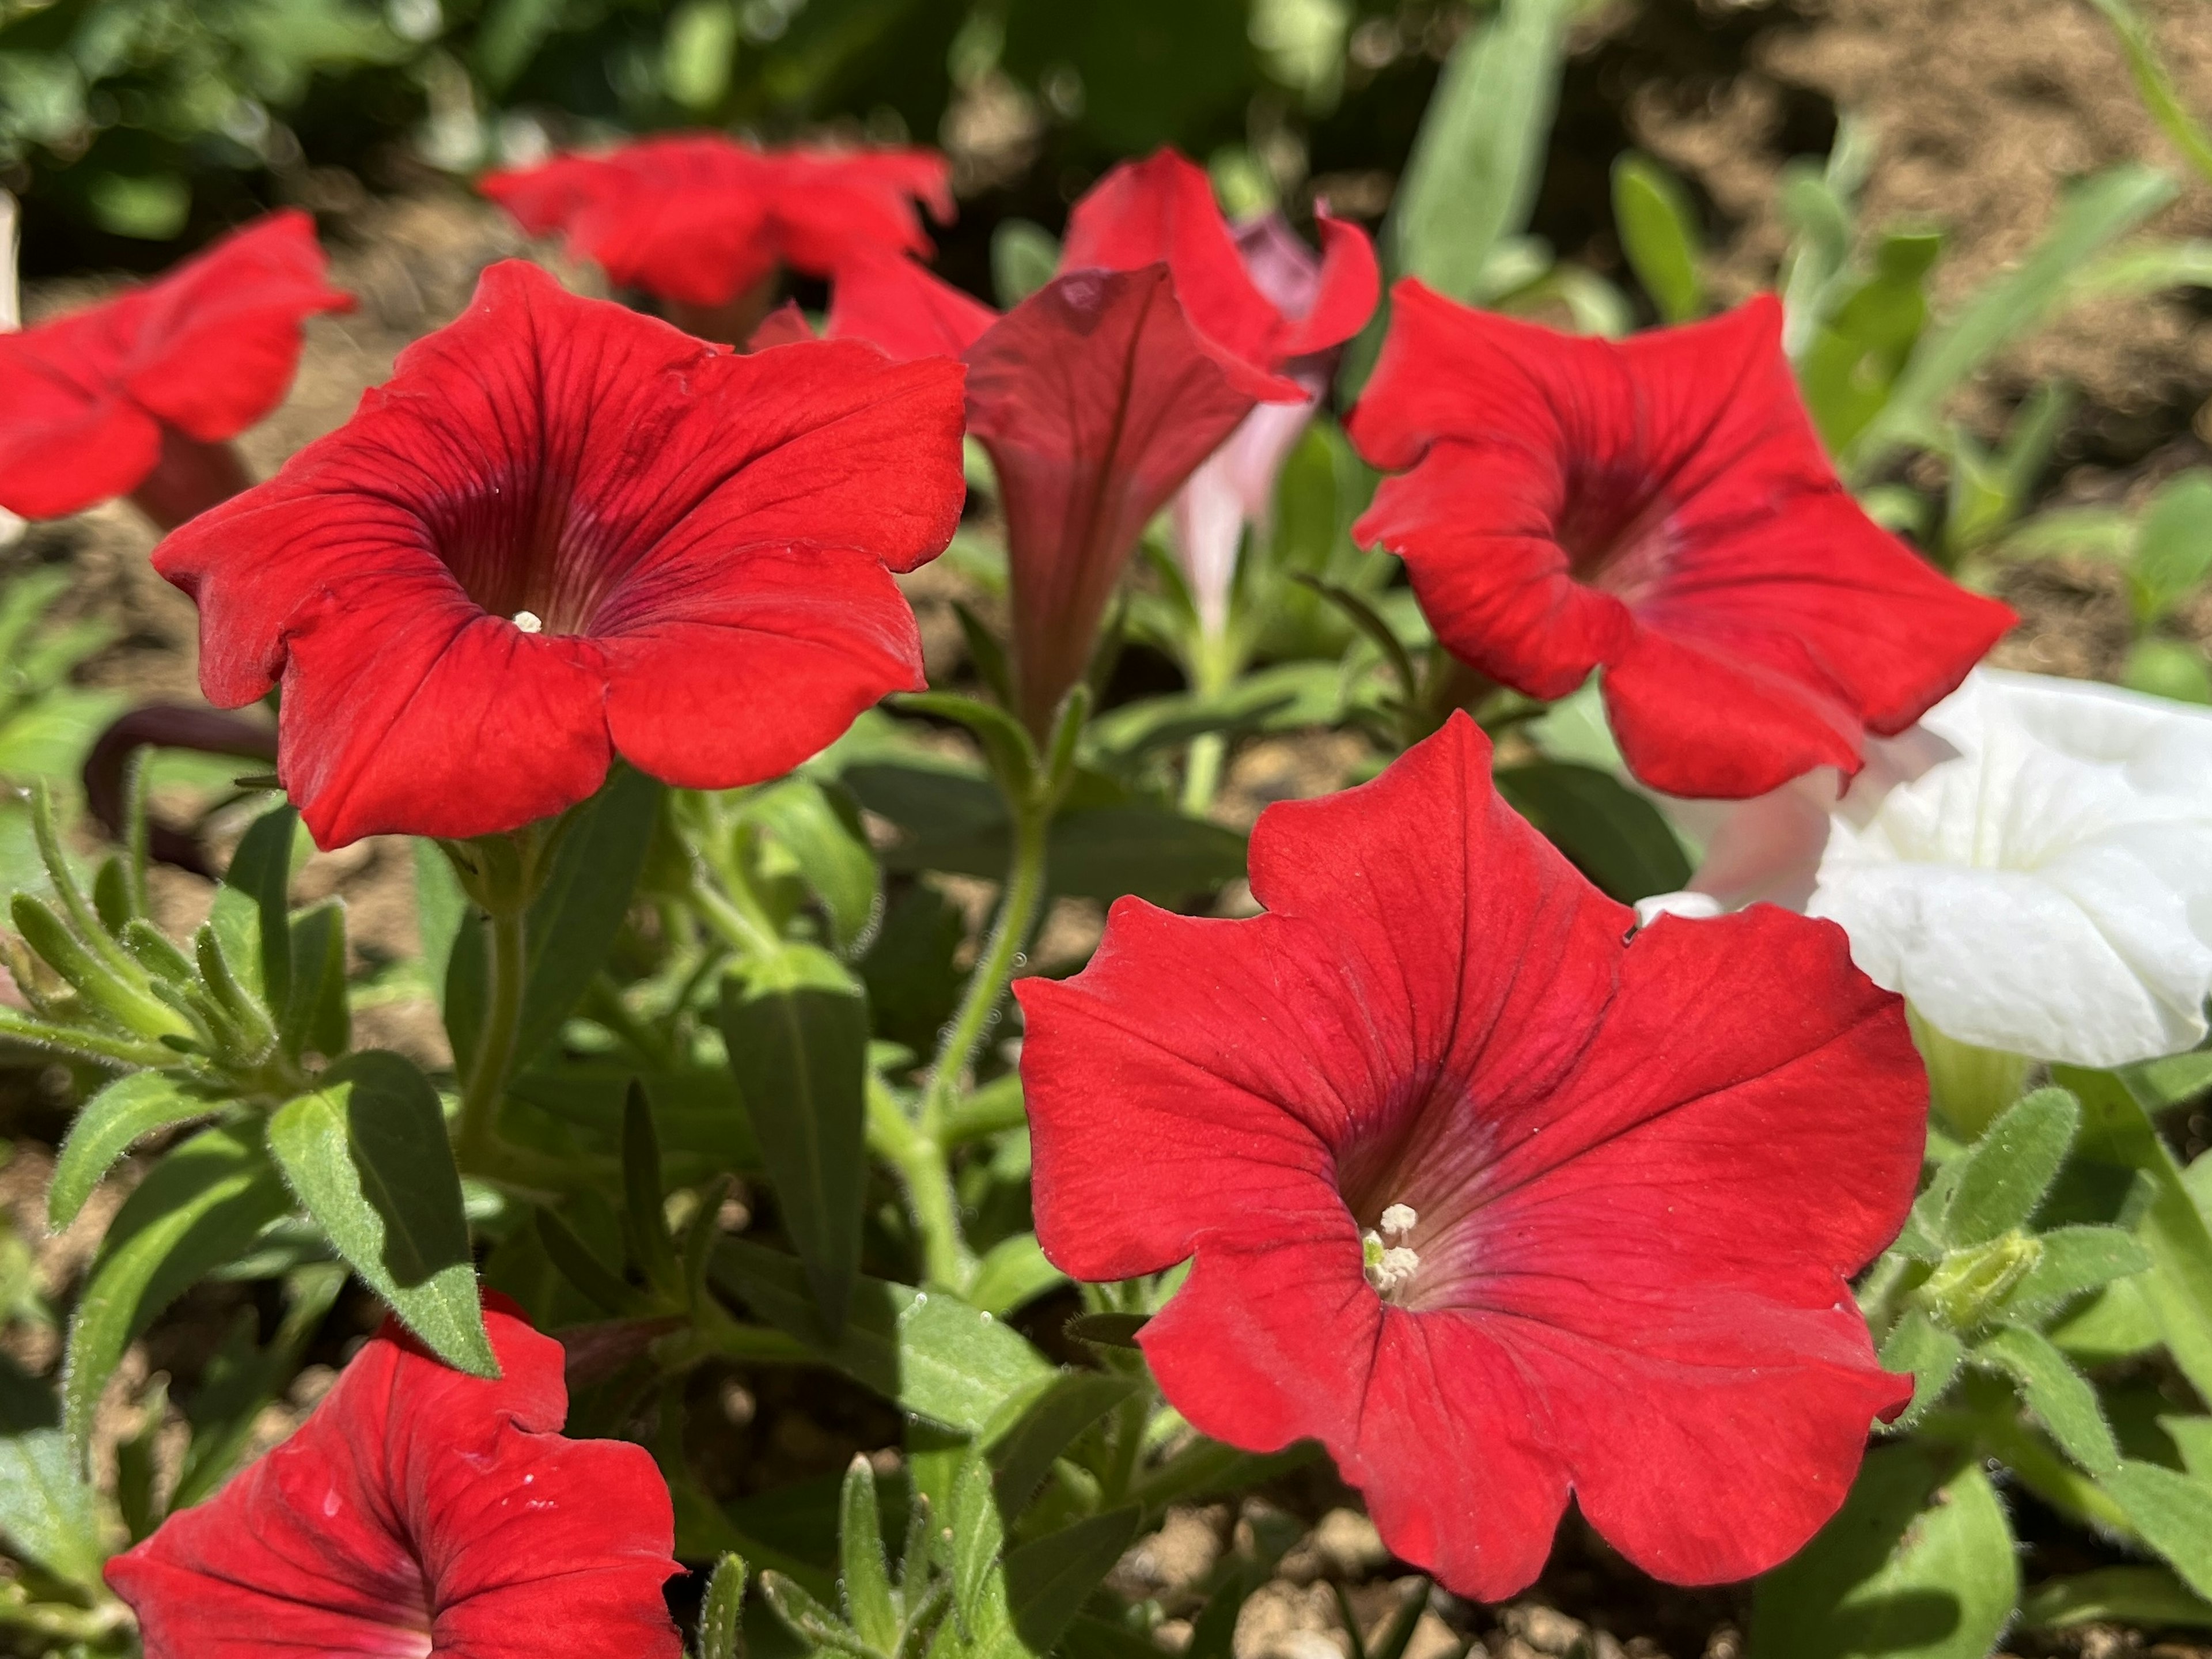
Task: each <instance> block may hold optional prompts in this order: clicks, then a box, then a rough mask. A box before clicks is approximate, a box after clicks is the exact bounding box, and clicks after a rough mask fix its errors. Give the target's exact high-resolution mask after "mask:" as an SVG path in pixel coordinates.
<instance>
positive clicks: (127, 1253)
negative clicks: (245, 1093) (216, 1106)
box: [62, 1127, 292, 1455]
mask: <svg viewBox="0 0 2212 1659" xmlns="http://www.w3.org/2000/svg"><path fill="white" fill-rule="evenodd" d="M291 1207H292V1200H291V1195H290V1194H289V1193H288V1192H286V1191H285V1188H284V1182H283V1178H282V1177H281V1176H278V1174H277V1173H276V1170H275V1169H274V1168H273V1167H272V1166H271V1165H270V1162H269V1159H268V1157H267V1155H266V1154H265V1153H264V1152H263V1151H262V1149H261V1146H259V1144H258V1137H257V1136H256V1135H255V1134H254V1133H253V1132H252V1130H250V1129H248V1128H246V1127H219V1128H212V1129H203V1130H202V1131H201V1132H200V1133H198V1134H197V1135H194V1136H193V1137H192V1138H191V1139H190V1140H187V1141H186V1142H185V1143H184V1145H182V1146H179V1147H177V1148H175V1149H174V1150H173V1151H172V1152H170V1153H169V1154H168V1156H167V1157H166V1158H163V1159H162V1160H161V1163H159V1164H156V1165H155V1167H154V1170H153V1171H152V1172H151V1173H150V1174H149V1175H148V1176H147V1177H146V1178H145V1180H143V1181H142V1182H139V1183H138V1185H137V1187H136V1188H134V1189H133V1190H132V1192H131V1196H130V1197H129V1198H127V1199H125V1200H124V1201H123V1207H122V1208H121V1209H119V1210H118V1211H117V1212H116V1213H115V1219H114V1220H113V1221H112V1222H111V1223H110V1224H109V1225H108V1229H107V1237H106V1238H105V1239H104V1240H102V1241H101V1243H100V1254H99V1255H97V1256H96V1257H94V1261H93V1264H92V1271H91V1273H90V1275H89V1277H88V1279H87V1281H86V1284H85V1289H84V1294H83V1295H82V1297H79V1298H78V1301H77V1305H76V1313H75V1314H74V1315H73V1316H71V1317H70V1335H69V1361H68V1364H67V1366H66V1368H65V1370H64V1374H63V1378H62V1408H63V1427H64V1430H66V1431H67V1432H68V1435H69V1442H70V1448H71V1449H72V1450H73V1451H75V1452H76V1453H77V1454H79V1455H82V1452H83V1450H84V1449H85V1447H86V1446H87V1445H88V1443H89V1441H90V1439H91V1435H92V1418H93V1413H94V1410H95V1408H97V1407H98V1406H99V1404H100V1394H101V1392H102V1390H104V1389H106V1387H107V1380H108V1378H109V1377H111V1376H113V1375H114V1374H115V1368H116V1366H117V1365H118V1364H120V1363H121V1361H122V1358H123V1351H124V1350H125V1348H127V1347H129V1346H131V1343H133V1342H135V1341H137V1340H138V1338H139V1337H140V1336H142V1335H143V1334H145V1330H146V1328H147V1327H148V1326H149V1325H150V1324H152V1323H153V1322H154V1320H155V1317H156V1316H158V1315H160V1313H161V1310H163V1309H165V1308H167V1306H168V1305H169V1304H170V1303H172V1302H173V1301H175V1300H176V1299H177V1297H179V1295H181V1294H182V1293H183V1292H184V1291H185V1289H187V1288H188V1287H189V1286H191V1285H193V1284H194V1283H196V1282H197V1281H198V1280H199V1279H202V1278H203V1277H204V1276H205V1275H206V1274H207V1273H209V1272H210V1271H211V1270H213V1269H214V1268H216V1267H221V1266H222V1264H223V1263H224V1262H227V1261H230V1260H232V1259H233V1258H234V1257H235V1256H237V1255H240V1254H242V1253H243V1252H244V1251H245V1249H246V1247H247V1246H248V1245H250V1244H251V1243H252V1242H253V1238H254V1236H255V1235H256V1234H258V1232H259V1231H261V1230H262V1229H263V1228H264V1227H265V1226H267V1225H269V1224H270V1222H272V1221H275V1220H276V1219H277V1218H279V1217H282V1216H283V1215H285V1214H288V1213H289V1212H290V1210H291Z"/></svg>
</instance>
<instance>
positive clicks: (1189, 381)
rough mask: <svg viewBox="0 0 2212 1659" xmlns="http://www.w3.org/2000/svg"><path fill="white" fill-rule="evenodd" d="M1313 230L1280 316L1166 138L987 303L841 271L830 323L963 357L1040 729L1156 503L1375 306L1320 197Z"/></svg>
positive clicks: (1020, 674) (898, 272) (907, 270)
mask: <svg viewBox="0 0 2212 1659" xmlns="http://www.w3.org/2000/svg"><path fill="white" fill-rule="evenodd" d="M1322 238H1323V241H1324V243H1325V245H1326V246H1327V249H1328V254H1327V258H1326V261H1325V264H1324V270H1323V276H1322V297H1321V298H1320V299H1319V300H1317V301H1316V303H1315V304H1314V306H1313V307H1312V308H1311V309H1310V311H1308V312H1307V313H1306V314H1305V315H1304V317H1302V318H1295V319H1293V318H1290V317H1286V316H1285V314H1284V313H1283V312H1282V311H1281V310H1280V309H1279V307H1277V306H1276V305H1275V304H1274V303H1273V301H1270V300H1269V299H1268V297H1267V295H1265V294H1263V293H1262V292H1261V289H1259V287H1257V286H1256V285H1255V283H1254V282H1253V279H1252V277H1251V276H1249V274H1248V273H1247V272H1246V270H1245V268H1244V263H1243V259H1242V258H1240V257H1239V255H1238V252H1237V245H1236V242H1235V240H1234V239H1233V237H1232V236H1231V232H1230V229H1229V226H1228V224H1227V222H1225V220H1224V219H1223V218H1222V216H1221V211H1220V210H1219V208H1218V207H1217V206H1215V205H1214V202H1213V197H1212V189H1211V187H1210V186H1209V185H1207V184H1206V175H1205V174H1204V173H1202V172H1200V171H1199V169H1197V168H1196V167H1193V166H1192V165H1191V164H1190V163H1189V162H1188V161H1183V160H1182V158H1181V157H1179V156H1176V155H1172V154H1170V153H1169V152H1165V151H1163V152H1162V153H1161V154H1160V155H1156V156H1153V157H1152V159H1151V160H1149V161H1143V162H1136V163H1127V164H1124V165H1123V166H1121V167H1116V168H1115V169H1114V170H1113V171H1112V172H1110V173H1108V174H1107V175H1106V177H1105V178H1104V179H1102V180H1100V182H1099V184H1098V185H1097V188H1095V189H1094V190H1093V191H1091V193H1090V194H1089V195H1087V196H1086V197H1084V198H1083V200H1081V201H1079V202H1078V203H1077V204H1075V208H1074V210H1073V213H1072V214H1071V215H1070V216H1069V220H1068V235H1067V241H1066V248H1065V250H1064V252H1063V253H1062V256H1061V260H1060V275H1059V276H1056V277H1055V278H1054V280H1053V281H1052V282H1050V283H1047V284H1046V285H1045V286H1044V287H1043V288H1042V289H1039V290H1038V291H1037V292H1036V293H1035V294H1033V295H1030V297H1029V298H1028V299H1026V300H1024V301H1022V303H1021V304H1020V305H1018V306H1017V307H1014V309H1013V310H1012V312H1010V313H1007V314H1006V316H1005V317H1003V318H998V319H994V313H992V312H991V311H990V309H989V308H988V307H985V306H983V305H981V304H980V303H978V302H977V301H974V300H971V299H969V298H968V297H967V296H966V295H963V294H960V293H959V292H958V291H957V290H956V289H952V288H951V287H949V286H948V285H946V284H945V283H941V282H939V281H938V280H937V279H936V278H935V277H933V276H930V275H929V274H928V273H927V272H926V271H924V270H921V267H920V266H918V265H915V264H913V263H912V262H911V261H908V260H896V261H893V260H878V261H876V262H874V263H872V264H861V265H856V266H854V267H853V268H852V269H851V270H848V271H846V272H844V273H842V275H841V276H840V277H839V279H838V283H837V285H836V290H835V292H834V293H833V295H832V299H831V307H830V313H829V331H830V333H831V334H832V335H833V336H841V337H860V338H864V339H869V340H872V341H874V342H875V343H878V345H881V346H882V347H883V348H884V349H885V350H887V351H890V353H892V355H893V356H927V355H931V354H939V355H948V356H949V355H955V354H957V355H959V356H963V357H964V358H965V360H966V362H967V363H968V366H969V375H968V427H969V431H970V432H972V433H973V434H974V435H975V437H976V438H977V440H978V441H981V443H982V445H983V447H985V448H986V449H987V450H988V451H989V452H990V454H991V459H992V461H993V463H994V465H995V466H996V468H997V471H998V478H999V489H1000V496H1001V502H1002V505H1003V507H1005V510H1006V539H1007V545H1008V549H1009V555H1010V561H1009V562H1010V565H1011V568H1012V588H1013V595H1012V597H1013V611H1014V628H1013V632H1014V653H1013V655H1014V666H1015V671H1016V678H1017V680H1018V687H1017V690H1018V697H1019V702H1020V705H1021V708H1020V712H1021V714H1022V717H1023V719H1024V720H1025V721H1026V722H1027V724H1028V725H1029V726H1030V730H1031V731H1032V732H1036V733H1037V734H1038V735H1039V736H1042V734H1043V733H1044V732H1045V731H1046V730H1047V729H1048V727H1049V726H1050V725H1051V722H1052V719H1053V714H1054V709H1055V708H1057V707H1058V706H1059V704H1060V699H1061V698H1062V697H1063V696H1066V692H1067V690H1068V688H1069V687H1071V686H1072V685H1073V684H1075V683H1076V681H1077V680H1079V679H1080V678H1082V677H1083V673H1084V671H1085V669H1086V668H1087V667H1088V665H1089V662H1090V656H1091V647H1092V645H1093V643H1094V641H1096V640H1097V635H1098V628H1099V624H1100V622H1101V621H1102V619H1103V617H1104V615H1105V610H1106V604H1107V601H1108V599H1109V598H1110V597H1111V595H1112V593H1113V591H1114V584H1115V581H1116V580H1118V579H1119V577H1120V575H1121V568H1122V566H1123V565H1124V564H1125V563H1126V562H1127V559H1128V556H1129V554H1130V552H1131V551H1132V550H1133V549H1134V547H1135V546H1136V544H1137V538H1139V536H1140V535H1142V534H1143V533H1144V528H1145V526H1146V523H1147V522H1148V521H1149V520H1151V519H1152V515H1153V514H1154V513H1157V512H1158V511H1159V509H1160V507H1162V506H1163V505H1164V503H1165V502H1166V501H1167V499H1168V497H1169V496H1170V495H1172V494H1174V492H1175V490H1176V488H1177V487H1178V486H1179V485H1181V484H1182V482H1183V481H1184V479H1186V478H1188V477H1189V476H1190V474H1191V471H1192V470H1193V469H1194V468H1195V467H1196V466H1197V465H1198V464H1199V463H1200V461H1202V460H1204V459H1206V456H1207V454H1209V453H1211V452H1212V451H1213V450H1214V449H1215V448H1216V447H1218V445H1219V444H1220V443H1221V441H1223V440H1224V439H1225V438H1226V437H1227V436H1228V435H1230V433H1231V431H1233V430H1234V429H1235V428H1236V427H1237V422H1240V421H1242V420H1243V418H1244V417H1245V416H1247V415H1249V413H1250V412H1251V411H1252V409H1253V406H1254V404H1256V403H1259V402H1261V401H1266V402H1270V403H1294V402H1302V401H1304V399H1305V398H1306V397H1307V395H1308V394H1307V392H1306V389H1305V388H1304V387H1303V386H1300V385H1299V384H1298V383H1297V381H1296V380H1291V379H1287V378H1285V375H1284V374H1283V373H1282V370H1283V369H1284V368H1285V366H1286V365H1288V364H1290V363H1291V362H1294V361H1295V360H1296V359H1297V358H1299V357H1301V356H1305V355H1307V354H1309V353H1310V352H1312V351H1314V350H1316V349H1320V348H1321V347H1322V346H1325V345H1328V344H1333V343H1336V342H1338V341H1340V340H1342V339H1344V338H1345V337H1347V336H1348V335H1350V334H1351V333H1352V331H1354V330H1356V329H1358V327H1359V325H1360V324H1361V323H1363V322H1364V321H1365V319H1366V316H1367V313H1368V311H1370V310H1371V309H1372V308H1373V306H1374V300H1375V265H1374V252H1373V250H1372V248H1371V247H1370V246H1369V245H1368V242H1367V239H1366V237H1365V236H1364V234H1362V233H1361V232H1360V231H1359V230H1358V229H1357V228H1354V227H1352V226H1349V225H1346V224H1342V223H1340V222H1337V221H1334V220H1331V219H1328V218H1327V217H1326V216H1324V218H1323V220H1322ZM1363 271H1364V293H1363V289H1362V281H1363V277H1362V273H1363Z"/></svg>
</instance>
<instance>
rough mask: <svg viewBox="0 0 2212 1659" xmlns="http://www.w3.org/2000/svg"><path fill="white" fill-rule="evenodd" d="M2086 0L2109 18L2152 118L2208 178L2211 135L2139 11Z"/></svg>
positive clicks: (2123, 2) (2123, 3)
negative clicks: (2178, 84) (2175, 80)
mask: <svg viewBox="0 0 2212 1659" xmlns="http://www.w3.org/2000/svg"><path fill="white" fill-rule="evenodd" d="M2089 3H2090V4H2092V5H2093V6H2094V7H2096V9H2098V10H2099V11H2101V12H2102V13H2104V14H2105V15H2106V17H2108V18H2110V19H2112V27H2113V29H2114V30H2115V31H2116V32H2117V33H2118V35H2119V37H2120V45H2121V47H2122V48H2123V49H2124V51H2125V52H2126V53H2127V57H2128V69H2129V71H2130V73H2131V74H2132V75H2133V76H2135V81H2136V91H2137V92H2138V93H2139V94H2141V95H2142V100H2143V104H2144V106H2145V107H2147V108H2148V110H2149V111H2150V112H2151V118H2152V119H2154V120H2155V121H2156V122H2157V123H2158V124H2159V125H2160V127H2161V128H2163V129H2164V130H2165V132H2166V137H2168V138H2170V139H2171V140H2172V142H2173V146H2174V148H2175V149H2179V151H2180V152H2181V153H2182V154H2183V155H2185V156H2187V157H2188V158H2189V164H2190V165H2191V167H2195V168H2196V169H2197V172H2198V173H2202V174H2203V175H2204V176H2205V177H2206V178H2208V179H2212V138H2208V137H2206V136H2205V132H2204V129H2203V127H2202V126H2201V125H2198V123H2197V118H2196V116H2194V115H2193V114H2191V112H2190V109H2189V106H2188V105H2187V104H2185V103H2184V102H2183V101H2182V99H2181V94H2180V92H2179V89H2178V88H2176V87H2175V86H2174V84H2173V77H2172V76H2171V75H2170V74H2168V73H2167V72H2166V65H2165V64H2164V63H2163V62H2161V61H2160V58H2159V54H2158V46H2157V43H2156V42H2155V41H2154V40H2153V39H2152V37H2151V33H2150V29H2149V27H2148V25H2146V24H2145V23H2144V21H2143V20H2142V15H2141V14H2140V13H2138V12H2137V11H2136V9H2135V8H2134V7H2133V6H2131V5H2130V4H2129V3H2128V0H2089Z"/></svg>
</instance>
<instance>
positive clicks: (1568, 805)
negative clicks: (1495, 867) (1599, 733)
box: [1497, 761, 1691, 903]
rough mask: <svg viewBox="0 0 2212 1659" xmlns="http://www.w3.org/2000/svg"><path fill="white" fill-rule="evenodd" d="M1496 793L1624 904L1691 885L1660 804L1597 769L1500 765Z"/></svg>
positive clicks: (1685, 862) (1547, 763)
mask: <svg viewBox="0 0 2212 1659" xmlns="http://www.w3.org/2000/svg"><path fill="white" fill-rule="evenodd" d="M1497 780H1498V793H1500V794H1501V795H1503V796H1504V797H1505V799H1506V801H1507V803H1508V804H1509V805H1511V806H1512V808H1513V810H1514V811H1516V812H1518V813H1520V814H1521V815H1522V817H1525V818H1527V819H1528V821H1529V823H1533V824H1534V825H1535V826H1536V828H1537V829H1541V830H1542V831H1543V833H1544V835H1545V836H1546V837H1547V839H1549V840H1550V841H1551V842H1552V843H1553V845H1554V846H1556V847H1557V848H1559V850H1560V851H1561V852H1562V853H1565V854H1566V855H1567V857H1568V858H1569V859H1570V860H1572V862H1573V863H1574V866H1575V867H1576V868H1577V869H1578V870H1580V871H1581V872H1583V874H1584V875H1586V876H1588V877H1589V878H1590V879H1591V880H1592V881H1593V882H1595V883H1596V884H1597V885H1598V886H1599V887H1601V888H1602V889H1603V890H1605V891H1606V892H1607V893H1608V894H1610V895H1611V896H1613V897H1614V898H1617V899H1619V900H1620V901H1621V902H1624V903H1631V902H1634V901H1635V900H1637V899H1640V898H1649V897H1650V896H1651V895H1653V894H1654V893H1672V892H1675V891H1678V890H1680V889H1681V888H1683V887H1686V886H1687V885H1688V884H1689V880H1690V873H1691V872H1690V860H1689V859H1688V857H1687V856H1686V854H1684V853H1683V851H1682V844H1681V842H1679V841H1677V840H1675V839H1674V830H1673V829H1669V828H1668V824H1667V820H1666V819H1665V818H1664V817H1661V816H1660V813H1659V809H1658V808H1657V807H1656V806H1654V805H1652V804H1651V802H1650V799H1648V798H1647V797H1645V796H1643V795H1639V794H1637V793H1634V792H1633V791H1632V790H1631V789H1629V788H1628V787H1626V786H1625V785H1624V784H1622V783H1621V782H1620V780H1619V779H1617V778H1614V777H1612V776H1610V775H1607V774H1606V773H1604V772H1601V771H1599V770H1598V769H1596V768H1595V767H1591V766H1578V765H1575V764H1573V763H1569V762H1565V761H1537V762H1534V763H1530V764H1528V765H1525V766H1505V767H1500V768H1499V769H1498V772H1497Z"/></svg>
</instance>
